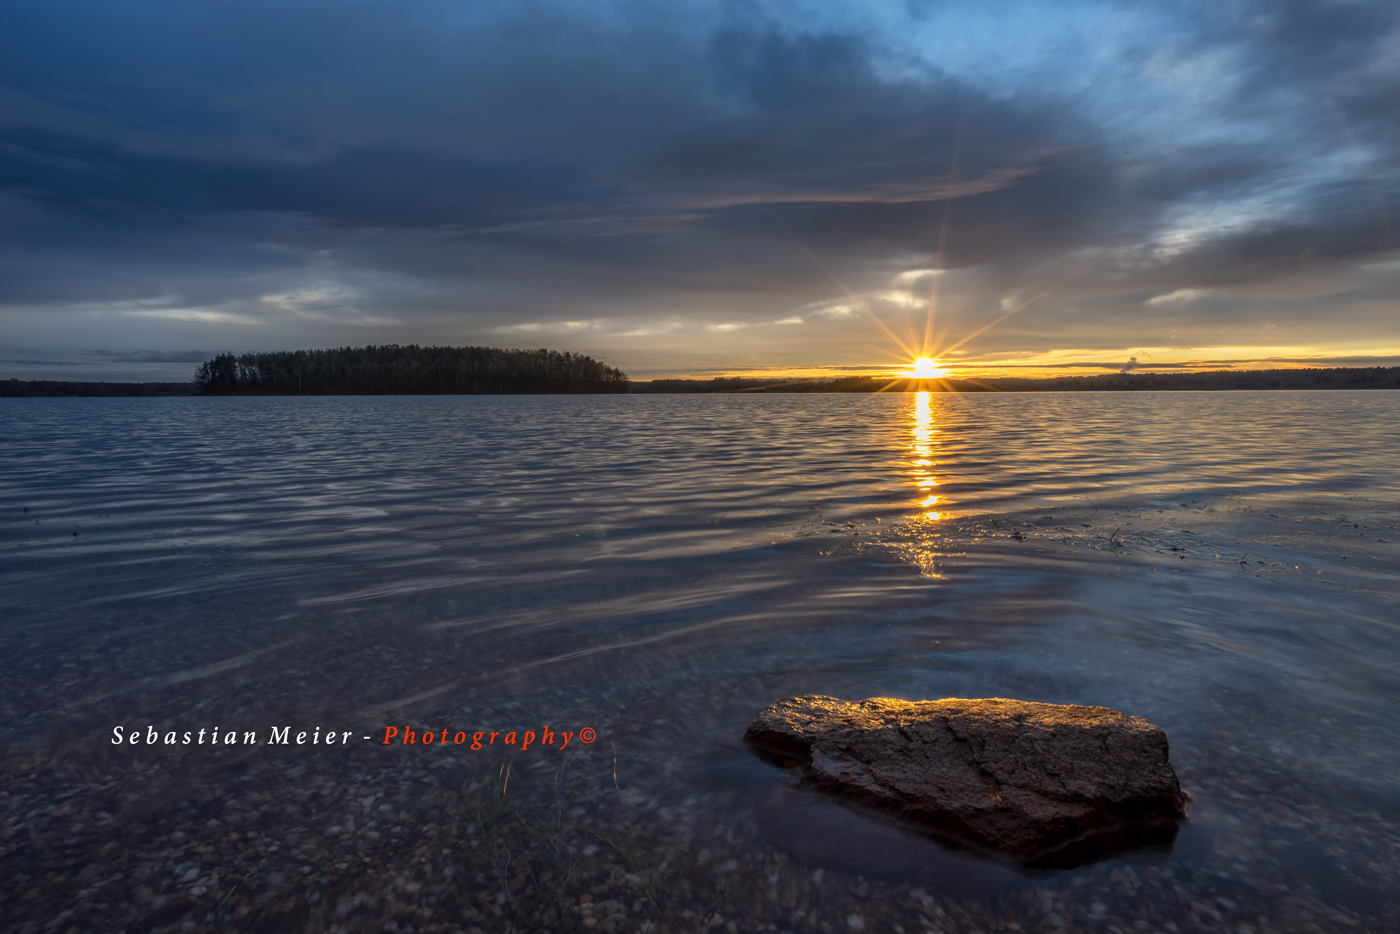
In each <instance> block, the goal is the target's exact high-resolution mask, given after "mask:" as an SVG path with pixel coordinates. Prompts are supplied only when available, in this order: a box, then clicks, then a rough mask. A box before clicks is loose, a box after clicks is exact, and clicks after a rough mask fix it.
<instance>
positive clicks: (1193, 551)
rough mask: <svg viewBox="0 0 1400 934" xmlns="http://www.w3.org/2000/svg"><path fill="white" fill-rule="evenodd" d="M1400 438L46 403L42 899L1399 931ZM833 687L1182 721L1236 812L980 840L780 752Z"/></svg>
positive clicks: (135, 916)
mask: <svg viewBox="0 0 1400 934" xmlns="http://www.w3.org/2000/svg"><path fill="white" fill-rule="evenodd" d="M1397 424H1400V394H1397V393H1386V392H1232V393H1072V394H1071V393H1063V394H1062V393H1033V394H1019V393H1006V394H994V393H980V394H965V395H953V394H932V395H930V394H878V395H752V394H737V395H707V396H562V397H561V396H515V397H480V396H477V397H461V396H459V397H329V398H328V397H318V398H309V397H308V398H247V397H242V398H169V399H6V400H0V437H3V438H4V443H3V445H0V514H2V515H3V524H2V525H0V615H2V616H3V620H4V625H3V627H2V628H0V634H2V635H3V639H4V644H3V653H0V658H3V664H4V687H3V689H0V698H2V699H3V710H4V716H3V718H0V739H2V740H3V761H4V775H3V782H0V789H3V791H0V799H3V802H4V806H5V811H4V816H5V824H4V835H3V840H2V841H0V843H3V847H4V850H3V854H4V855H3V867H4V869H5V871H6V876H7V877H8V878H11V879H13V880H16V881H15V883H14V884H12V885H11V886H8V887H7V889H8V891H7V893H6V895H5V898H4V901H3V905H4V907H3V909H0V912H3V914H0V918H2V919H3V924H4V927H5V929H6V930H12V931H31V930H32V931H51V930H78V931H86V930H118V929H123V928H124V929H127V930H156V929H167V928H168V929H169V930H172V931H173V930H195V929H198V930H210V931H215V930H217V931H224V930H229V931H232V930H317V931H320V930H326V931H331V930H337V931H359V930H363V931H370V930H373V931H409V930H412V931H438V930H441V931H457V930H471V929H473V928H475V929H477V930H480V931H507V930H512V931H513V930H521V931H528V930H573V929H579V930H583V929H591V930H593V931H600V930H601V931H611V930H616V931H644V932H652V931H681V930H700V929H711V930H716V931H722V930H729V931H741V930H743V931H750V930H783V931H811V932H822V934H830V932H833V931H860V930H869V931H886V930H890V931H907V932H915V931H923V930H931V931H953V932H958V934H967V932H978V931H981V932H991V931H1004V930H1009V931H1016V930H1028V931H1052V930H1064V931H1096V932H1097V931H1108V932H1115V934H1122V932H1129V931H1139V930H1146V931H1172V932H1176V931H1194V930H1206V931H1229V932H1234V934H1240V932H1253V934H1264V932H1273V931H1327V932H1330V931H1357V930H1372V931H1379V930H1400V784H1397V775H1400V725H1397V721H1396V714H1395V709H1396V701H1397V699H1400V612H1397V595H1400V586H1397V585H1398V584H1400V544H1398V543H1400V470H1397V467H1396V465H1397V464H1400V431H1397V430H1396V428H1395V426H1396V425H1397ZM800 694H825V695H831V696H835V697H840V698H845V699H859V698H865V697H876V696H889V697H899V698H907V699H923V698H940V697H972V698H976V697H1013V698H1019V699H1022V700H1030V701H1043V702H1050V703H1061V704H1092V705H1102V706H1107V707H1112V708H1115V709H1117V710H1121V711H1124V712H1126V713H1129V714H1133V715H1136V716H1141V717H1145V718H1147V719H1148V720H1151V721H1152V722H1153V723H1155V724H1157V725H1158V726H1160V727H1162V728H1163V729H1164V730H1165V731H1166V733H1167V736H1168V737H1169V739H1170V742H1171V759H1172V763H1173V765H1174V767H1175V769H1176V771H1177V774H1178V775H1179V776H1180V778H1181V782H1182V786H1183V788H1184V789H1185V790H1186V791H1187V792H1188V793H1189V794H1190V796H1191V798H1192V805H1191V814H1190V819H1189V820H1188V821H1186V822H1185V823H1183V824H1182V826H1181V829H1180V831H1179V833H1178V834H1177V836H1176V838H1175V840H1173V841H1170V842H1167V843H1158V844H1155V845H1150V846H1143V847H1141V848H1138V849H1133V850H1129V851H1128V852H1124V853H1118V854H1113V855H1105V856H1104V857H1103V858H1099V859H1096V860H1092V861H1089V862H1087V863H1084V864H1082V865H1077V866H1074V867H1072V868H1058V869H1055V868H1048V869H1047V868H1042V869H1028V868H1025V867H1021V866H1017V865H1014V864H1010V863H1008V862H1006V861H1004V860H1000V859H998V858H995V857H992V856H988V855H986V854H980V853H977V852H975V851H969V850H957V849H951V848H949V847H947V846H945V845H943V844H941V843H939V842H936V841H934V840H931V839H928V838H926V837H924V836H922V835H920V834H919V833H917V832H914V831H911V830H910V829H909V828H905V827H901V826H898V825H896V824H894V823H892V822H890V821H889V820H887V819H884V818H882V817H881V816H879V815H872V814H867V813H862V812H859V811H856V810H852V809H850V808H847V807H845V806H843V805H841V804H840V803H838V802H836V801H834V800H831V799H829V798H826V797H823V796H821V795H819V794H817V793H815V792H813V791H812V790H811V789H809V788H805V787H799V786H798V784H797V782H796V780H795V778H794V776H793V775H792V774H790V773H787V772H784V771H783V770H782V769H780V768H776V767H774V766H772V765H769V764H766V763H765V762H763V761H760V760H759V759H758V758H757V757H756V756H755V755H754V754H753V753H752V752H751V751H750V750H749V749H748V748H746V746H745V745H744V744H743V742H742V741H741V736H742V733H743V730H744V728H745V726H746V725H747V724H748V722H749V721H750V720H751V719H752V718H753V717H754V715H755V714H756V713H757V712H758V711H759V710H761V709H762V708H763V707H765V706H766V705H767V704H769V703H770V702H772V701H773V700H776V699H778V698H783V697H791V696H794V695H800ZM118 728H120V730H118ZM391 728H392V730H393V731H394V732H393V733H392V735H390V730H391ZM201 730H204V731H206V732H207V734H208V737H207V740H206V741H205V742H200V741H199V740H200V738H201V734H200V731H201ZM274 730H282V731H284V732H282V733H276V732H274ZM546 732H548V733H549V734H552V736H551V738H553V739H554V740H555V741H554V743H552V744H551V743H547V742H546V741H545V740H544V739H543V738H542V737H544V736H545V735H546ZM186 733H189V734H190V736H191V739H190V741H189V742H185V741H184V735H185V734H186ZM303 733H304V734H305V736H304V738H303V742H302V743H300V744H298V742H297V738H298V736H299V735H300V734H303ZM478 733H480V734H482V737H481V742H480V743H477V742H474V738H475V737H476V734H478ZM527 733H528V734H532V735H533V736H534V740H533V745H529V746H528V747H525V746H524V742H523V741H524V740H525V737H526V734H527ZM565 733H567V734H569V740H568V742H569V745H568V747H567V748H564V747H563V738H564V737H563V734H565ZM326 734H329V735H330V736H333V737H334V739H335V742H334V743H328V742H326V739H327V735H326ZM493 734H495V735H494V737H493ZM410 735H411V736H412V738H413V742H412V743H411V744H409V743H405V742H404V741H403V740H404V739H405V738H406V737H408V736H410ZM590 735H591V738H592V741H591V742H585V740H586V739H588V738H589V737H590ZM133 736H134V738H135V740H136V742H132V741H131V740H132V738H133ZM216 736H217V737H218V738H219V742H218V744H217V745H215V743H214V742H213V740H214V738H215V737H216ZM386 736H388V737H389V739H388V741H387V742H385V739H386ZM426 736H432V737H433V740H434V741H433V743H431V744H428V743H426V741H425V738H426ZM284 737H285V738H286V739H287V742H286V743H285V744H284V743H282V742H281V739H282V738H284ZM459 737H460V738H459ZM508 737H510V738H513V739H515V743H513V744H511V745H507V738H508ZM167 738H169V739H170V740H171V742H168V743H167V742H166V739H167ZM230 738H231V739H232V741H231V742H230ZM147 739H154V740H155V743H154V744H150V743H147ZM249 739H251V740H254V742H251V743H250V742H248V741H247V740H249ZM270 739H276V740H277V742H268V740H270ZM474 745H480V747H481V748H479V749H474V748H473V746H474ZM522 747H524V748H522Z"/></svg>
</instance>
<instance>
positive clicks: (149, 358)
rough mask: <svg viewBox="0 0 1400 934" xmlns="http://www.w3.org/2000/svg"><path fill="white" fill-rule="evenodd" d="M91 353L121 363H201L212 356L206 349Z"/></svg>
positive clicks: (98, 351) (96, 351)
mask: <svg viewBox="0 0 1400 934" xmlns="http://www.w3.org/2000/svg"><path fill="white" fill-rule="evenodd" d="M93 353H94V354H96V355H97V356H99V357H106V358H108V359H110V360H116V361H119V362H121V363H203V362H204V361H205V360H208V359H209V358H211V357H213V356H214V355H213V354H212V353H209V352H208V351H207V350H94V351H93Z"/></svg>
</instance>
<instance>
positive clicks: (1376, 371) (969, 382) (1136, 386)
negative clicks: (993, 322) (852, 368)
mask: <svg viewBox="0 0 1400 934" xmlns="http://www.w3.org/2000/svg"><path fill="white" fill-rule="evenodd" d="M1236 389H1400V367H1326V368H1316V369H1297V370H1214V371H1210V372H1192V373H1108V374H1104V375H1098V376H1052V377H1048V378H1041V379H1035V378H1030V377H1021V376H998V377H989V378H986V379H958V378H945V379H916V378H910V377H894V378H891V377H888V376H844V377H837V378H825V379H786V380H773V379H768V380H763V379H744V378H740V377H716V378H715V379H711V380H701V379H659V380H651V381H650V382H639V381H637V380H633V381H632V384H631V386H630V387H629V389H628V391H629V392H632V393H716V392H721V393H722V392H730V393H732V392H749V393H752V392H763V393H796V392H1189V391H1197V392H1200V391H1207V392H1210V391H1225V390H1236Z"/></svg>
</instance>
